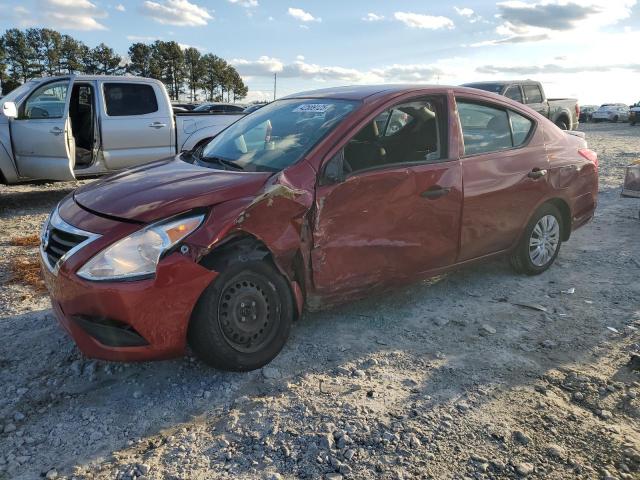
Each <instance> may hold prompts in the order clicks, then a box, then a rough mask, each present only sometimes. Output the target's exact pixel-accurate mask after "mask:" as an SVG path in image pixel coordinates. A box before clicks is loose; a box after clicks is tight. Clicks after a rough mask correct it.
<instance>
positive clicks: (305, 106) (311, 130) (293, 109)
mask: <svg viewBox="0 0 640 480" xmlns="http://www.w3.org/2000/svg"><path fill="white" fill-rule="evenodd" d="M358 106H359V102H353V101H347V100H334V99H285V100H278V101H275V102H272V103H270V104H269V105H266V106H264V107H262V108H261V109H260V110H256V111H255V112H253V113H252V114H251V115H247V116H245V117H242V118H241V119H240V120H238V121H237V122H235V123H234V124H232V125H231V126H230V127H229V128H227V129H226V130H223V131H222V132H221V133H220V134H219V135H218V136H217V137H215V138H214V139H213V140H211V142H209V144H208V145H207V146H206V147H205V148H204V150H203V151H202V153H201V154H200V155H199V156H200V158H199V159H198V164H199V165H202V166H211V165H214V164H217V165H218V166H222V167H223V168H226V167H229V168H232V169H238V170H249V171H268V172H269V171H271V172H276V171H279V170H282V169H284V168H287V167H288V166H290V165H293V164H294V163H296V162H297V161H298V160H299V159H301V158H302V157H303V156H304V155H305V154H306V153H307V152H308V151H309V150H311V148H313V146H314V145H316V144H317V143H318V142H319V141H320V140H321V139H322V138H323V137H325V136H326V135H327V134H328V133H329V132H330V131H332V130H333V129H334V128H335V127H336V126H337V125H338V124H339V123H340V122H342V120H344V118H345V117H346V116H347V115H348V114H349V113H351V112H352V111H354V110H355V109H356V108H357V107H358Z"/></svg>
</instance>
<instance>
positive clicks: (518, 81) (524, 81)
mask: <svg viewBox="0 0 640 480" xmlns="http://www.w3.org/2000/svg"><path fill="white" fill-rule="evenodd" d="M511 83H535V84H538V83H540V82H537V81H536V80H494V81H491V80H483V81H481V82H467V83H463V84H462V86H463V87H464V86H465V85H507V84H511Z"/></svg>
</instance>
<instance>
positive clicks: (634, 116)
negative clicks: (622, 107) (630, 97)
mask: <svg viewBox="0 0 640 480" xmlns="http://www.w3.org/2000/svg"><path fill="white" fill-rule="evenodd" d="M639 122H640V102H638V103H636V104H635V105H632V106H631V107H630V108H629V123H630V124H631V125H635V124H636V123H639Z"/></svg>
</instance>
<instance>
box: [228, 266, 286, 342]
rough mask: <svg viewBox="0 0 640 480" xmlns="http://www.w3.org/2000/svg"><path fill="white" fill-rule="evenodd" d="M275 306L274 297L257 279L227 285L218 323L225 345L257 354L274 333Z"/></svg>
mask: <svg viewBox="0 0 640 480" xmlns="http://www.w3.org/2000/svg"><path fill="white" fill-rule="evenodd" d="M276 303H277V302H276V300H275V298H274V294H273V293H272V291H271V290H270V289H268V286H267V285H266V284H265V282H263V281H261V280H260V279H256V278H237V279H236V280H234V281H232V282H230V283H229V284H228V285H227V286H226V288H225V289H224V291H223V292H222V295H221V297H220V303H219V305H218V321H219V323H220V327H221V330H222V335H223V337H224V339H225V340H226V342H227V343H228V344H229V345H230V346H231V347H232V348H234V349H235V350H237V351H239V352H243V353H253V352H256V351H258V350H260V349H261V348H262V347H263V345H265V344H266V343H268V342H269V341H270V340H271V338H272V336H273V334H274V332H275V328H274V326H275V323H276V321H274V320H276V319H277V315H275V314H276V313H277V312H276V311H275V307H274V305H275V304H276Z"/></svg>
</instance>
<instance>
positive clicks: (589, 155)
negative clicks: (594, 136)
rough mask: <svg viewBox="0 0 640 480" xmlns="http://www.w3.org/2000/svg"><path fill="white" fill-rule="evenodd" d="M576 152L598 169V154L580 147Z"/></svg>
mask: <svg viewBox="0 0 640 480" xmlns="http://www.w3.org/2000/svg"><path fill="white" fill-rule="evenodd" d="M578 153H579V154H580V155H582V156H583V157H584V158H586V159H587V160H589V161H590V162H591V163H593V164H594V165H595V167H596V170H598V154H597V153H596V152H594V151H593V150H591V149H590V148H581V149H579V150H578Z"/></svg>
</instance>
